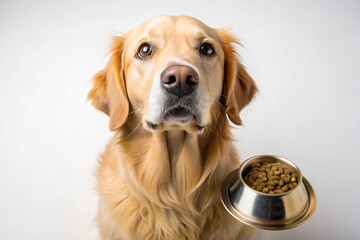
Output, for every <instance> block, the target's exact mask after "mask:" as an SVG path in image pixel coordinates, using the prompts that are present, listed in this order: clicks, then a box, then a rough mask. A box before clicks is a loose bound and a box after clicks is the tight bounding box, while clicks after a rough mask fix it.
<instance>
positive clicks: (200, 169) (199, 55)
mask: <svg viewBox="0 0 360 240" xmlns="http://www.w3.org/2000/svg"><path fill="white" fill-rule="evenodd" d="M238 44H239V42H238V41H237V40H236V38H235V37H234V36H233V35H232V34H230V33H229V31H228V30H227V29H215V28H211V27H208V26H206V25H205V24H203V23H202V22H200V21H199V20H196V19H194V18H192V17H187V16H176V17H173V16H161V17H156V18H153V19H150V20H148V21H146V22H145V23H143V24H141V25H140V26H138V27H136V28H135V29H133V30H131V31H129V32H127V33H126V34H124V35H122V36H118V37H115V38H114V40H113V43H112V47H111V57H110V59H109V61H108V64H107V65H106V67H105V68H104V69H103V70H102V71H100V72H99V73H98V74H97V75H95V77H94V80H93V86H92V89H91V90H90V92H89V94H88V98H89V99H90V101H91V102H92V104H93V105H94V106H95V108H97V109H98V110H100V111H102V112H104V113H106V114H107V115H108V116H109V120H110V124H109V126H110V129H111V130H112V131H114V136H113V138H112V140H110V142H109V143H108V145H107V147H106V150H105V152H104V153H103V154H102V155H101V157H100V159H99V166H98V169H97V174H96V177H97V183H98V185H97V189H98V191H99V194H100V203H99V210H98V216H97V223H98V227H99V232H100V236H101V239H103V240H110V239H112V240H115V239H116V240H118V239H122V240H146V239H155V240H161V239H166V240H177V239H187V240H193V239H194V240H195V239H204V240H212V239H219V240H231V239H236V240H241V239H249V238H250V237H251V236H252V234H253V232H254V230H253V229H252V228H250V227H247V226H245V225H243V224H241V223H239V222H238V221H237V220H235V219H234V218H233V217H232V216H231V215H230V214H229V213H227V211H226V210H225V208H224V207H223V206H222V203H221V199H220V188H221V184H222V182H223V180H224V178H225V177H226V176H227V175H228V174H229V173H230V172H231V171H233V170H234V169H236V168H238V167H239V157H238V154H237V152H236V149H235V147H234V145H233V143H232V137H231V132H230V130H231V129H230V121H231V122H233V123H234V124H236V125H241V119H240V117H239V113H240V110H241V109H243V108H244V107H245V106H246V105H247V104H248V103H249V102H250V101H251V100H252V98H253V97H254V95H255V93H256V91H257V88H256V85H255V83H254V81H253V80H252V78H251V77H250V76H249V74H248V73H247V72H246V70H245V69H244V67H243V65H242V64H241V63H240V62H239V57H238V54H237V51H236V46H237V45H238Z"/></svg>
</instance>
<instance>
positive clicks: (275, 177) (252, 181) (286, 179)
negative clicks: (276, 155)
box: [245, 162, 299, 194]
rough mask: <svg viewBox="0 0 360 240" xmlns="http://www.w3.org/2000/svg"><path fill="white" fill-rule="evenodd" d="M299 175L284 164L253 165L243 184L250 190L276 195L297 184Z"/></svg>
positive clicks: (266, 163) (265, 163)
mask: <svg viewBox="0 0 360 240" xmlns="http://www.w3.org/2000/svg"><path fill="white" fill-rule="evenodd" d="M298 181H299V174H298V173H297V172H295V171H294V170H292V169H290V168H289V167H288V166H286V165H285V164H282V163H279V162H276V163H270V162H262V163H254V164H253V165H252V169H251V171H250V172H249V173H248V174H247V175H246V176H245V182H246V184H247V185H249V186H250V187H251V188H252V189H254V190H256V191H258V192H263V193H268V194H277V193H283V192H286V191H289V190H291V189H293V188H294V187H296V186H297V184H298V183H299V182H298Z"/></svg>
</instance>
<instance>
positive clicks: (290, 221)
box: [221, 155, 316, 230]
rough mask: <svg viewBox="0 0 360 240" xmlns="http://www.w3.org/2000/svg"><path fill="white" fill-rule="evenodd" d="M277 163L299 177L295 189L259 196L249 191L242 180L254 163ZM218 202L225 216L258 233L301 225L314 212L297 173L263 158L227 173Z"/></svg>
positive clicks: (271, 158) (311, 192) (268, 157)
mask: <svg viewBox="0 0 360 240" xmlns="http://www.w3.org/2000/svg"><path fill="white" fill-rule="evenodd" d="M259 162H280V163H282V164H285V165H287V166H288V167H290V168H291V169H292V170H295V171H296V172H298V173H299V183H298V185H297V186H296V187H295V188H293V189H291V190H290V191H287V192H284V193H280V194H267V193H262V192H258V191H256V190H254V189H252V188H251V187H249V186H248V185H247V184H246V183H245V181H244V177H245V176H246V174H247V173H249V171H250V170H251V168H252V165H253V164H254V163H259ZM221 200H222V203H223V205H224V206H225V208H226V209H227V210H228V212H229V213H230V214H231V215H232V216H233V217H235V218H236V219H237V220H239V221H240V222H243V223H245V224H247V225H251V226H253V227H256V228H260V229H267V230H285V229H289V228H294V227H297V226H299V225H300V224H302V223H304V222H305V221H306V220H307V219H308V218H309V217H310V216H311V215H312V213H313V212H314V210H315V208H316V196H315V192H314V190H313V189H312V187H311V185H310V183H309V182H308V181H307V180H306V179H305V178H304V177H303V176H302V174H301V171H300V169H299V168H298V167H297V166H296V165H295V164H294V163H292V162H291V161H289V160H287V159H285V158H282V157H277V156H272V155H262V156H255V157H252V158H250V159H248V160H246V161H245V162H243V163H242V164H241V166H240V168H239V169H237V170H235V171H233V172H232V173H230V174H229V175H228V176H227V177H226V178H225V180H224V182H223V185H222V189H221Z"/></svg>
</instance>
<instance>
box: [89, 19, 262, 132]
mask: <svg viewBox="0 0 360 240" xmlns="http://www.w3.org/2000/svg"><path fill="white" fill-rule="evenodd" d="M236 44H238V41H237V40H236V39H235V38H234V37H233V36H232V35H231V34H229V33H228V31H227V30H225V29H214V28H210V27H208V26H206V25H205V24H203V23H202V22H200V21H198V20H196V19H194V18H191V17H185V16H179V17H168V16H163V17H157V18H153V19H150V20H149V21H147V22H145V23H143V24H142V25H140V26H138V27H137V28H135V29H133V30H131V31H130V32H128V33H127V34H125V35H123V36H120V37H116V38H115V39H114V41H113V45H112V48H111V58H110V60H109V62H108V64H107V66H106V67H105V69H104V70H102V71H100V72H99V73H98V74H97V75H96V76H95V78H94V85H93V88H92V90H91V91H90V92H89V95H88V97H89V99H90V100H91V101H92V103H93V105H94V106H95V107H96V108H97V109H99V110H100V111H103V112H105V113H106V114H108V115H109V116H110V129H111V130H117V129H118V128H120V127H121V126H122V125H123V124H124V123H125V122H126V120H127V119H128V116H129V114H135V115H137V116H138V118H139V119H140V121H141V123H142V125H143V126H144V128H145V129H147V130H149V131H164V130H168V129H174V128H175V129H183V130H186V131H190V132H195V133H196V132H198V133H199V132H201V131H202V129H203V128H204V127H206V126H207V125H208V124H210V121H211V119H212V115H213V114H214V109H220V110H221V112H222V113H223V114H227V116H228V117H229V119H230V120H231V121H232V122H233V123H235V124H237V125H240V124H241V119H240V117H239V113H240V110H241V109H242V108H243V107H245V106H246V105H247V104H248V103H249V102H250V101H251V99H252V98H253V96H254V94H255V93H256V90H257V88H256V85H255V83H254V81H253V80H252V79H251V77H250V76H249V75H248V73H247V72H246V70H245V69H244V67H243V66H242V65H241V63H240V62H239V59H238V54H237V52H236V49H235V45H236Z"/></svg>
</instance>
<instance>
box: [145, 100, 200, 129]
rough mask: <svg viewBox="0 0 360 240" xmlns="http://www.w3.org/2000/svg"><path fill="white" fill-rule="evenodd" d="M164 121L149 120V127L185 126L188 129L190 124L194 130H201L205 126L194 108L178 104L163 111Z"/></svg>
mask: <svg viewBox="0 0 360 240" xmlns="http://www.w3.org/2000/svg"><path fill="white" fill-rule="evenodd" d="M162 119H163V120H162V121H161V122H160V123H153V122H150V121H147V122H146V123H147V126H148V128H150V129H152V130H158V129H160V128H161V129H163V128H165V129H164V130H166V128H174V127H177V128H184V129H188V128H189V126H191V127H190V128H191V129H192V130H191V131H192V132H194V131H195V132H201V131H202V130H203V129H204V127H205V126H203V125H201V124H199V122H200V117H199V115H198V114H197V113H196V111H195V110H192V109H190V108H188V107H186V106H182V105H179V106H176V107H172V108H169V109H166V110H165V111H163V114H162Z"/></svg>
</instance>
